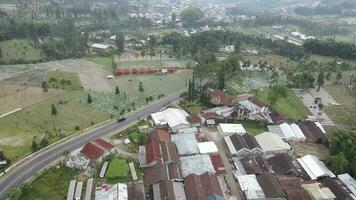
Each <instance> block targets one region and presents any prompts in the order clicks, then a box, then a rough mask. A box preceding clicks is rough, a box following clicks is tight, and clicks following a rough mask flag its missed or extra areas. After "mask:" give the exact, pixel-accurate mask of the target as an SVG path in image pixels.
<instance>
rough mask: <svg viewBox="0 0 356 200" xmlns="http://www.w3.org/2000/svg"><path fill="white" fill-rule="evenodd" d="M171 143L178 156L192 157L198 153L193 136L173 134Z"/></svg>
mask: <svg viewBox="0 0 356 200" xmlns="http://www.w3.org/2000/svg"><path fill="white" fill-rule="evenodd" d="M171 139H172V141H173V143H174V144H175V145H176V147H177V150H178V154H179V155H180V156H183V155H194V154H197V153H199V149H198V142H197V140H196V138H195V135H193V134H174V135H172V137H171Z"/></svg>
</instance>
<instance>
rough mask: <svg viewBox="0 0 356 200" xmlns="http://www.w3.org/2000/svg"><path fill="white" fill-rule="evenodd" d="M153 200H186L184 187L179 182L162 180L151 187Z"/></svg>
mask: <svg viewBox="0 0 356 200" xmlns="http://www.w3.org/2000/svg"><path fill="white" fill-rule="evenodd" d="M152 190H153V199H154V200H186V199H187V197H186V195H185V191H184V186H183V183H181V182H172V181H169V180H164V181H162V182H160V183H156V184H154V185H153V186H152Z"/></svg>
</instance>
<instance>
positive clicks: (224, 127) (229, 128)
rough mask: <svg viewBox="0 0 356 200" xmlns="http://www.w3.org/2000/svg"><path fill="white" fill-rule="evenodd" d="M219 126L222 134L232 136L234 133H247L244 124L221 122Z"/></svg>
mask: <svg viewBox="0 0 356 200" xmlns="http://www.w3.org/2000/svg"><path fill="white" fill-rule="evenodd" d="M217 128H218V131H219V133H220V134H221V135H222V136H230V135H232V134H234V133H237V134H240V135H243V134H245V133H246V130H245V128H244V127H243V126H242V124H219V125H218V127H217Z"/></svg>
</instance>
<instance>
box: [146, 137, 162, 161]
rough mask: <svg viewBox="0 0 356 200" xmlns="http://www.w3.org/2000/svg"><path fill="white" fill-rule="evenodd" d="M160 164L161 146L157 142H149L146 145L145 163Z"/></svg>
mask: <svg viewBox="0 0 356 200" xmlns="http://www.w3.org/2000/svg"><path fill="white" fill-rule="evenodd" d="M154 161H156V162H158V163H160V162H162V155H161V146H160V145H159V143H158V142H155V141H151V142H149V143H148V144H147V145H146V163H151V162H154Z"/></svg>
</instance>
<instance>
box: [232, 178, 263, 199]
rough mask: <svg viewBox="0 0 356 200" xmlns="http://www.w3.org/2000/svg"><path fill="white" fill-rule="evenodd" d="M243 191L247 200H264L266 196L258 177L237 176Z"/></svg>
mask: <svg viewBox="0 0 356 200" xmlns="http://www.w3.org/2000/svg"><path fill="white" fill-rule="evenodd" d="M235 178H236V179H237V181H238V183H239V185H240V188H241V190H242V191H243V193H244V196H245V198H246V200H258V199H264V198H265V195H264V193H263V190H262V188H261V186H260V184H259V183H258V182H257V179H256V175H254V174H250V175H240V176H237V175H236V174H235Z"/></svg>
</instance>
